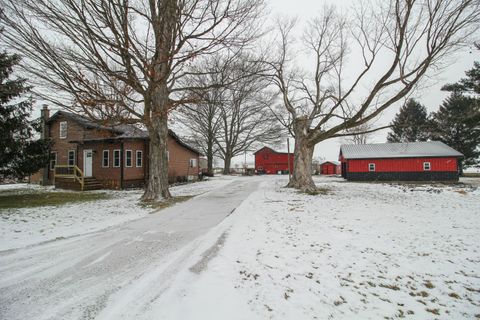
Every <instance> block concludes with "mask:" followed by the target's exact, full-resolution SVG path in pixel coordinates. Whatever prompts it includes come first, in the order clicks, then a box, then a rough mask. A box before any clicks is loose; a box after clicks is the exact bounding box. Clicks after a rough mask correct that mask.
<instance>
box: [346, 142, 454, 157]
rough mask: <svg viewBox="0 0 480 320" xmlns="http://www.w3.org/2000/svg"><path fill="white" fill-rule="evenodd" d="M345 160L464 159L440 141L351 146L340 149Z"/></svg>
mask: <svg viewBox="0 0 480 320" xmlns="http://www.w3.org/2000/svg"><path fill="white" fill-rule="evenodd" d="M340 154H341V155H342V156H343V157H344V158H345V159H373V158H376V159H378V158H419V157H463V154H461V153H460V152H458V151H457V150H455V149H453V148H450V147H449V146H447V145H446V144H445V143H443V142H440V141H428V142H407V143H376V144H349V145H342V146H341V147H340Z"/></svg>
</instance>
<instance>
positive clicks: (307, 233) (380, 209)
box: [145, 177, 480, 320]
mask: <svg viewBox="0 0 480 320" xmlns="http://www.w3.org/2000/svg"><path fill="white" fill-rule="evenodd" d="M478 181H479V180H474V179H470V180H466V182H467V183H468V184H466V185H463V186H462V185H454V186H442V185H437V186H430V185H411V186H410V185H389V184H374V183H372V184H369V183H347V182H344V181H343V180H341V179H338V178H318V179H317V183H318V186H319V187H323V188H327V189H329V191H328V193H327V194H326V195H317V196H309V195H305V194H299V193H297V192H295V191H293V190H289V189H285V188H282V186H283V185H285V183H286V180H285V179H284V178H280V177H265V181H264V182H262V183H261V186H260V188H259V190H258V191H257V192H254V193H252V194H251V195H250V196H249V198H247V199H246V200H245V201H244V202H243V203H242V205H241V206H240V207H239V208H237V210H236V211H235V213H234V214H232V215H231V216H230V217H229V218H227V219H226V220H224V221H223V222H222V223H221V224H220V225H218V226H217V227H216V228H215V229H214V230H213V231H212V232H210V233H209V235H208V237H207V238H206V239H203V242H202V243H203V244H202V245H201V248H200V249H199V251H198V252H197V254H196V255H195V256H192V259H191V261H190V265H188V266H185V270H184V271H183V272H180V274H179V276H178V277H177V278H176V280H175V281H174V284H173V286H172V287H171V289H170V290H169V291H167V292H166V293H164V294H163V295H162V296H160V297H159V298H158V299H157V300H156V301H154V302H153V303H152V306H151V308H150V310H148V312H146V313H145V318H146V319H292V320H293V319H396V318H408V319H475V318H480V189H479V188H478V185H479V184H478Z"/></svg>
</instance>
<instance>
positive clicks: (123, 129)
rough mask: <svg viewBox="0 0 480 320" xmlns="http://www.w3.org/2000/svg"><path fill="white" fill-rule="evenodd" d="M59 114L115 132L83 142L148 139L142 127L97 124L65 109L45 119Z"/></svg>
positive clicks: (182, 143) (88, 125) (93, 127)
mask: <svg viewBox="0 0 480 320" xmlns="http://www.w3.org/2000/svg"><path fill="white" fill-rule="evenodd" d="M59 116H64V117H65V118H67V119H70V120H72V121H75V122H77V123H78V124H80V125H81V126H83V127H84V128H89V129H99V130H108V131H111V132H113V133H115V134H117V135H116V136H113V137H107V138H93V139H84V140H82V141H84V142H95V141H105V140H124V139H144V140H147V139H149V136H148V132H147V131H146V130H142V129H140V128H138V127H136V126H135V125H132V124H120V125H114V126H105V125H102V124H99V123H97V122H95V121H92V120H90V119H88V118H85V117H83V116H81V115H77V114H74V113H70V112H65V111H57V112H55V114H54V115H52V116H51V117H50V118H49V119H48V120H47V123H50V122H52V121H54V120H55V119H56V118H58V117H59ZM168 134H169V135H170V137H172V138H173V139H174V140H175V141H176V142H177V143H178V144H179V145H181V146H183V147H184V148H186V149H188V150H190V151H192V152H194V153H197V154H201V153H200V152H199V151H198V150H197V149H195V148H193V147H191V146H190V145H188V144H187V143H185V142H184V141H182V139H180V137H179V136H178V135H177V134H176V133H175V132H173V131H172V130H170V129H168Z"/></svg>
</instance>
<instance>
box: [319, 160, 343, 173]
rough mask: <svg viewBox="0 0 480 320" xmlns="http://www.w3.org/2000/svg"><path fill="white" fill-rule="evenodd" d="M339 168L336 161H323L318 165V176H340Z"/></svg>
mask: <svg viewBox="0 0 480 320" xmlns="http://www.w3.org/2000/svg"><path fill="white" fill-rule="evenodd" d="M340 173H341V167H340V163H339V162H337V161H325V162H322V163H321V164H320V174H325V175H329V174H340Z"/></svg>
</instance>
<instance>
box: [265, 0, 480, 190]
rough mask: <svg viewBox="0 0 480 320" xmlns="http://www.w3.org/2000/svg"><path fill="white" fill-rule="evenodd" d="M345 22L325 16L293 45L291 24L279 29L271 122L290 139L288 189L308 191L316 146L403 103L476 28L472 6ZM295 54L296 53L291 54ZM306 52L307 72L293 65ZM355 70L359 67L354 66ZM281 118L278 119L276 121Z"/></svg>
mask: <svg viewBox="0 0 480 320" xmlns="http://www.w3.org/2000/svg"><path fill="white" fill-rule="evenodd" d="M363 4H364V5H363V6H360V7H359V8H357V9H356V14H355V15H354V16H353V18H352V21H347V19H345V18H343V17H342V16H340V15H339V14H337V13H336V11H335V10H334V9H333V8H331V7H327V8H325V10H324V12H323V15H322V16H320V17H318V18H315V19H313V20H311V21H310V22H309V24H308V26H307V28H306V30H305V32H304V33H303V37H301V41H297V42H295V41H294V40H293V38H294V35H293V33H294V29H295V26H296V21H295V20H290V21H287V22H284V21H283V22H280V23H279V28H278V30H279V39H278V43H279V45H278V53H277V56H276V57H275V58H273V59H272V60H271V61H270V66H271V67H272V69H273V76H272V79H273V83H274V85H275V87H276V88H277V89H278V91H279V93H280V97H281V100H282V102H283V107H284V108H283V110H286V112H283V114H280V115H277V116H278V117H279V119H280V120H282V121H283V123H284V124H286V125H287V126H288V127H289V128H290V129H291V132H292V133H293V135H294V137H295V151H294V153H295V160H294V161H295V166H294V172H293V177H292V179H291V181H290V183H289V186H290V187H293V188H298V189H302V190H305V191H314V190H315V184H314V182H313V179H312V177H311V172H310V170H309V168H310V167H311V162H312V154H313V150H314V147H315V145H316V144H317V143H319V142H321V141H323V140H326V139H329V138H334V137H341V136H349V135H351V134H352V132H349V130H351V129H352V128H355V127H358V126H361V125H364V124H365V123H368V122H369V121H371V120H373V119H375V118H376V117H378V116H379V115H380V114H381V113H382V111H384V110H385V109H386V108H388V107H390V106H391V105H393V104H394V103H395V102H397V101H399V100H401V99H403V98H404V97H406V95H407V94H408V93H409V92H410V91H412V90H413V89H414V88H415V87H416V86H417V85H418V84H419V83H420V81H421V80H422V78H424V77H425V74H426V73H427V71H428V70H430V69H434V68H436V67H439V66H441V62H442V60H443V59H444V58H445V57H446V56H447V55H448V54H450V53H452V52H453V51H454V50H455V49H457V48H458V47H459V46H461V45H463V44H464V43H465V41H466V40H467V38H468V37H469V36H470V35H471V33H472V31H473V30H474V28H475V27H477V26H478V23H479V18H480V3H479V2H478V0H459V1H451V0H389V1H377V2H375V3H374V4H372V3H370V6H368V5H366V3H365V2H364V3H363ZM297 47H299V48H301V50H303V51H300V50H298V51H297V52H295V51H294V49H296V48H297ZM354 50H357V51H358V56H359V59H360V61H359V62H358V63H356V64H355V65H353V66H350V67H354V68H357V69H358V67H360V69H359V71H358V75H357V76H356V77H355V78H353V79H348V80H346V79H345V78H346V76H345V71H346V70H345V69H346V68H347V67H348V64H347V56H348V53H349V52H353V51H354ZM301 52H308V53H309V54H310V56H309V57H311V60H310V61H314V64H313V68H310V70H312V72H310V73H308V72H305V71H302V70H301V69H299V68H298V66H296V65H295V61H294V60H295V59H294V57H295V56H296V55H298V54H299V53H301ZM359 65H360V66H359ZM282 116H284V117H282ZM377 129H380V128H377Z"/></svg>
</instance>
